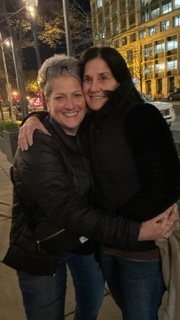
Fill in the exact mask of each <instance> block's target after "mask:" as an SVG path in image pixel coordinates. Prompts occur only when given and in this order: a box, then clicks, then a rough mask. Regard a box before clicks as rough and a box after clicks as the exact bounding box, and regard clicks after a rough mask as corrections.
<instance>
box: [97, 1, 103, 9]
mask: <svg viewBox="0 0 180 320" xmlns="http://www.w3.org/2000/svg"><path fill="white" fill-rule="evenodd" d="M96 3H97V7H98V8H99V7H102V0H97V1H96Z"/></svg>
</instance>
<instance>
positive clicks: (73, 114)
mask: <svg viewBox="0 0 180 320" xmlns="http://www.w3.org/2000/svg"><path fill="white" fill-rule="evenodd" d="M63 115H64V116H65V117H75V116H77V115H78V111H71V112H63Z"/></svg>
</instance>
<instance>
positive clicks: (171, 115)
mask: <svg viewBox="0 0 180 320" xmlns="http://www.w3.org/2000/svg"><path fill="white" fill-rule="evenodd" d="M140 95H141V97H142V98H143V100H144V101H145V102H148V103H151V104H153V105H154V106H155V107H156V108H157V109H158V110H159V111H160V112H161V114H162V116H163V117H164V119H165V120H166V121H167V123H168V124H169V125H171V123H172V122H174V121H175V119H176V114H175V110H174V108H173V105H172V103H170V102H164V101H154V100H152V99H151V98H150V97H148V96H146V95H145V94H144V93H143V92H140Z"/></svg>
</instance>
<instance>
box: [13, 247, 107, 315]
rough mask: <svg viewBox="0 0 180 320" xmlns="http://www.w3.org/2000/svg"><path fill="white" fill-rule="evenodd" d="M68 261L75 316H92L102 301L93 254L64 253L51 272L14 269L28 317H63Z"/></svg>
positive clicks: (95, 313)
mask: <svg viewBox="0 0 180 320" xmlns="http://www.w3.org/2000/svg"><path fill="white" fill-rule="evenodd" d="M67 265H68V267H69V269H70V272H71V275H72V279H73V283H74V288H75V299H76V310H75V316H74V320H95V319H97V315H98V311H99V309H100V306H101V304H102V301H103V295H104V279H103V276H102V272H101V269H100V267H99V264H98V263H97V261H96V260H95V257H94V255H78V254H71V253H68V254H64V255H62V256H60V257H59V260H58V266H57V272H56V274H55V275H54V276H33V275H30V274H27V273H24V272H17V275H18V280H19V286H20V289H21V292H22V296H23V303H24V308H25V312H26V316H27V319H28V320H41V319H43V320H64V305H65V295H66V278H67Z"/></svg>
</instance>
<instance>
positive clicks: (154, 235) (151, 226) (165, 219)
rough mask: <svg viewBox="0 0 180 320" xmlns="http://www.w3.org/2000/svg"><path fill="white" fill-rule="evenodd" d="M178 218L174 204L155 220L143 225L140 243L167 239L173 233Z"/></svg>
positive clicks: (139, 238)
mask: <svg viewBox="0 0 180 320" xmlns="http://www.w3.org/2000/svg"><path fill="white" fill-rule="evenodd" d="M177 217H178V209H177V205H176V204H174V205H172V206H171V207H170V208H168V209H167V210H166V211H164V212H163V213H161V214H160V215H158V216H156V217H155V218H153V219H151V220H148V221H145V222H143V223H142V224H141V228H140V232H139V237H138V240H139V241H147V240H159V239H162V238H167V237H169V235H170V234H171V233H172V231H173V225H174V223H175V221H176V220H177Z"/></svg>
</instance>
